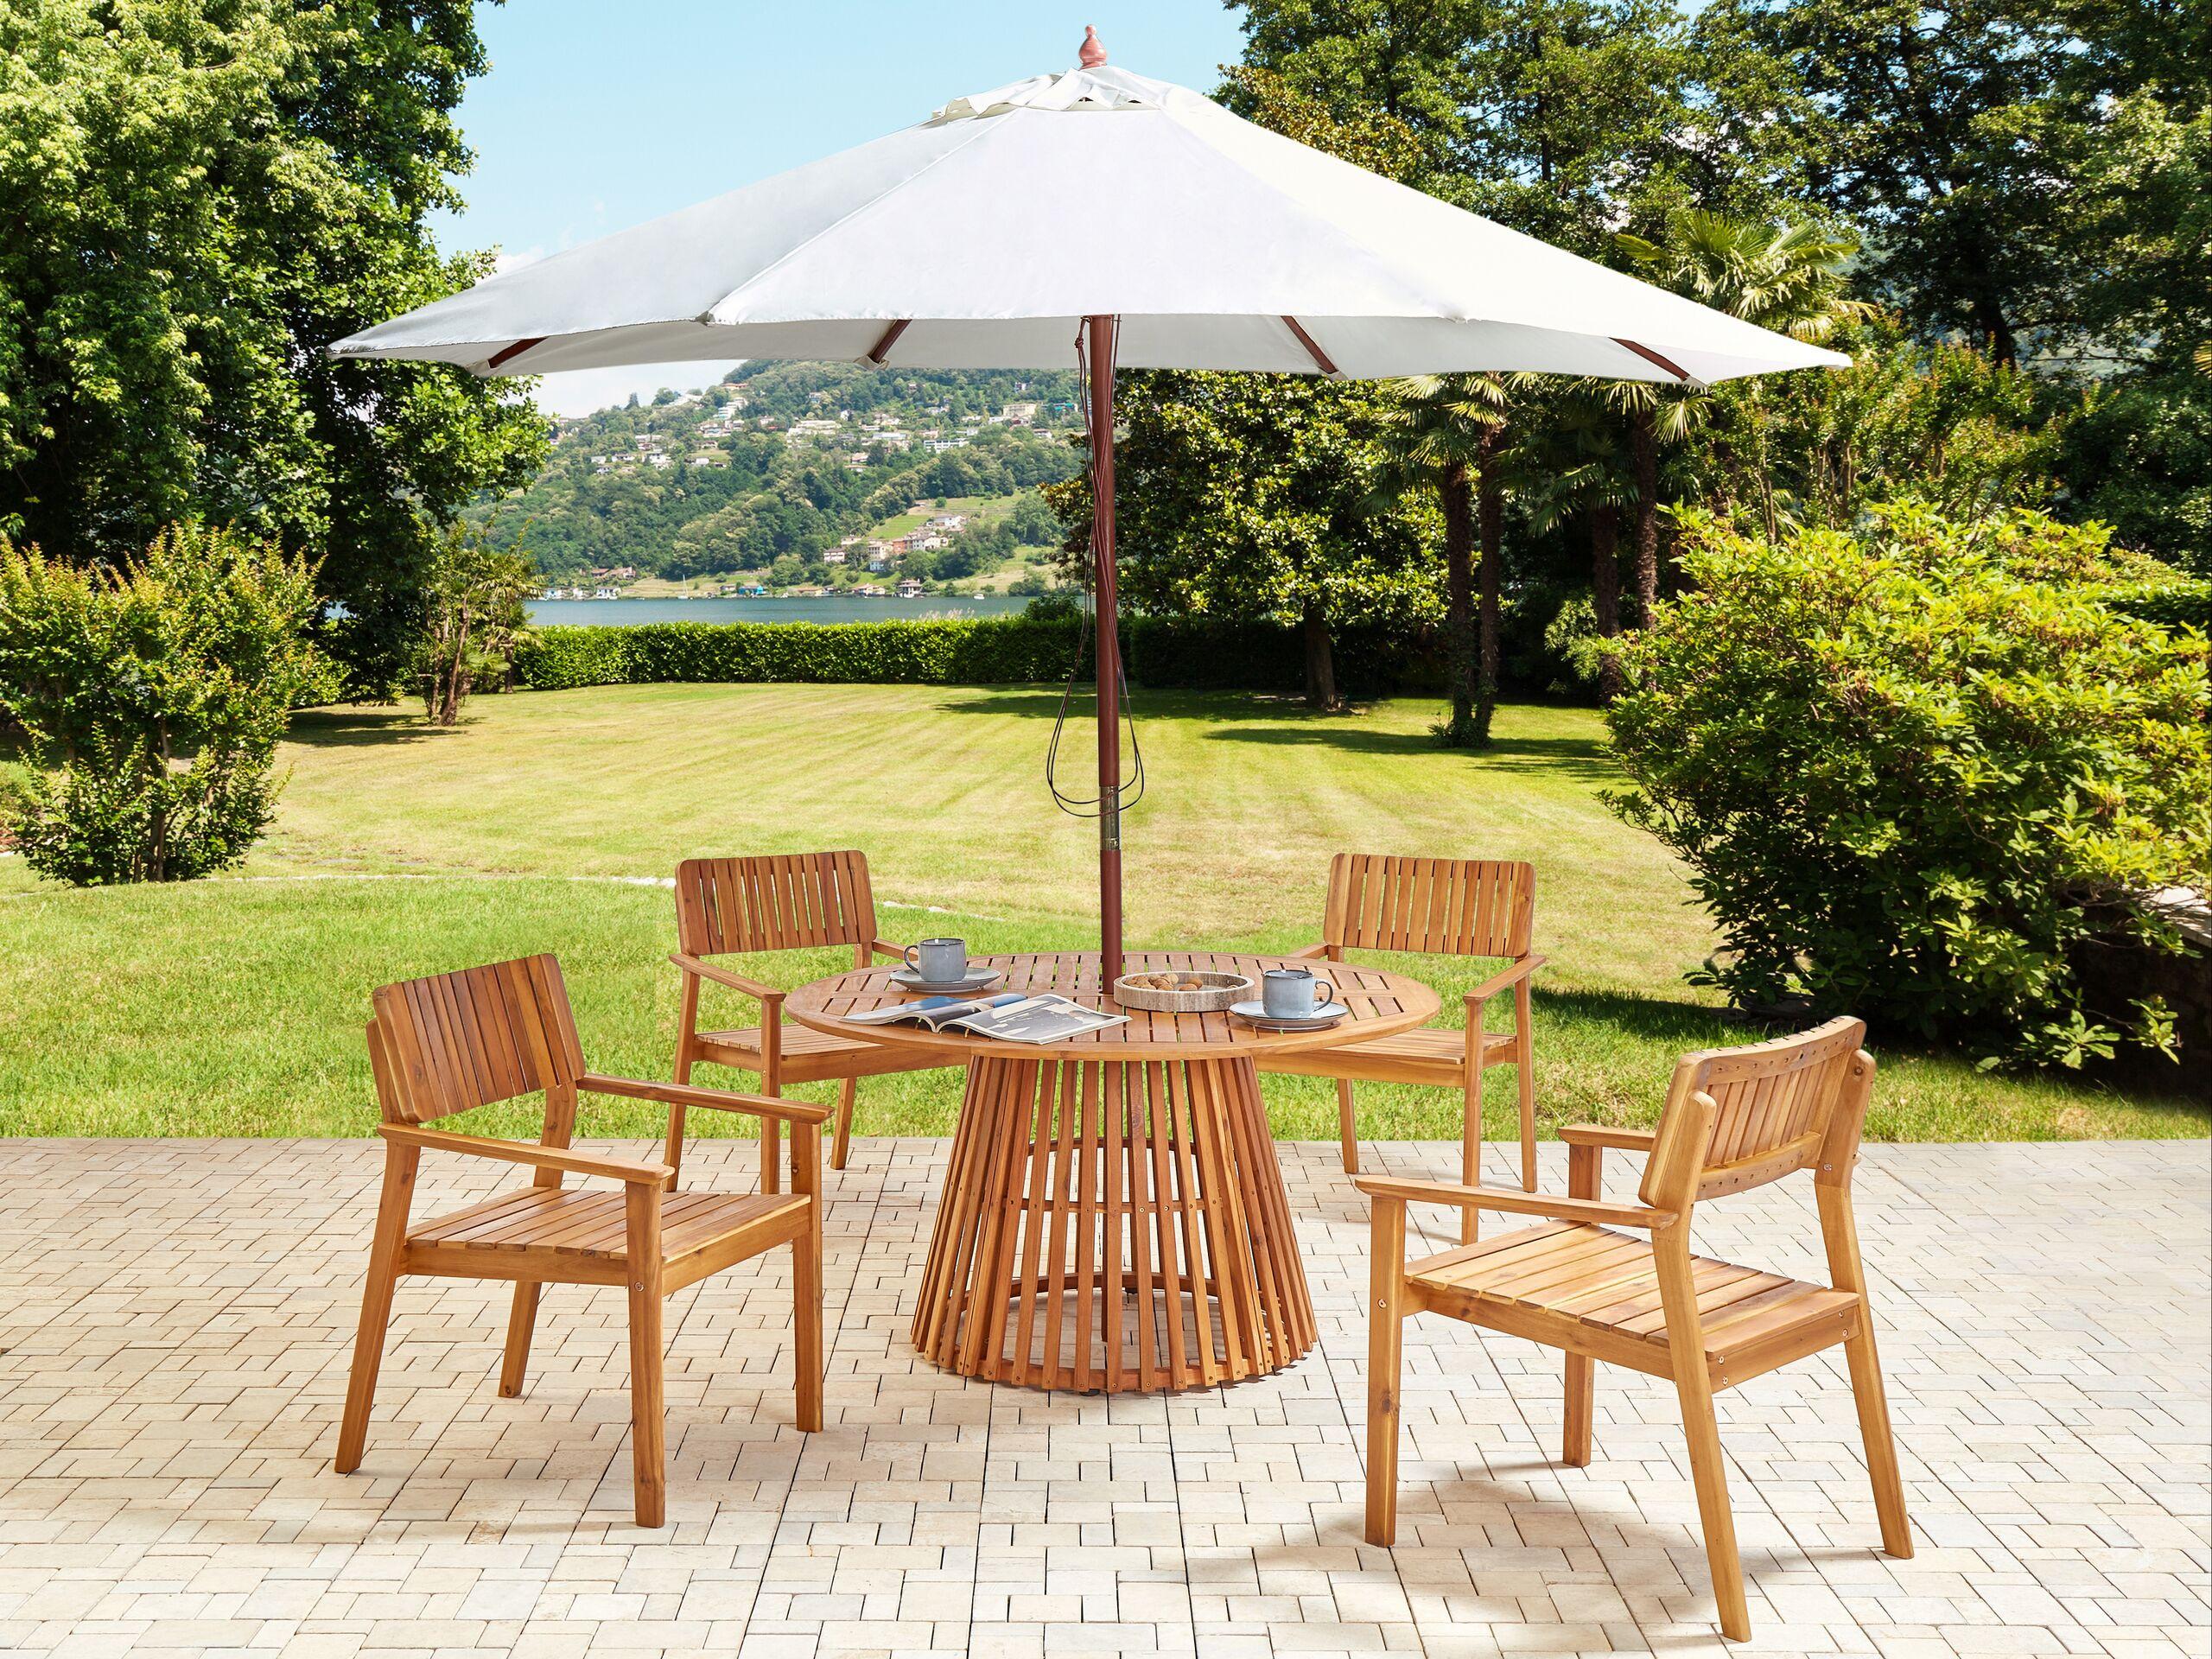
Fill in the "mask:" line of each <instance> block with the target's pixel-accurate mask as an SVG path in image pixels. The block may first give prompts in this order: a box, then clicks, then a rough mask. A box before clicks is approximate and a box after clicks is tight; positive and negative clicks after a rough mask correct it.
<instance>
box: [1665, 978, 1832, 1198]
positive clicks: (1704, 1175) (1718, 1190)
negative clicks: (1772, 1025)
mask: <svg viewBox="0 0 2212 1659" xmlns="http://www.w3.org/2000/svg"><path fill="white" fill-rule="evenodd" d="M1865 1040H1866V1021H1865V1020H1849V1019H1839V1020H1829V1021H1828V1022H1827V1024H1826V1025H1824V1026H1819V1027H1815V1028H1814V1029H1813V1030H1811V1031H1808V1032H1802V1033H1799V1034H1798V1035H1796V1036H1795V1037H1777V1038H1776V1039H1774V1040H1772V1041H1771V1042H1764V1043H1750V1044H1746V1045H1745V1046H1743V1047H1741V1048H1709V1049H1705V1050H1701V1051H1700V1052H1697V1053H1694V1054H1685V1055H1684V1056H1682V1058H1681V1059H1680V1060H1678V1061H1677V1062H1675V1077H1674V1082H1673V1083H1672V1084H1671V1085H1670V1086H1669V1089H1668V1090H1667V1107H1666V1110H1665V1112H1664V1113H1663V1114H1662V1116H1661V1117H1660V1120H1659V1128H1658V1133H1657V1136H1656V1140H1655V1141H1654V1144H1653V1147H1652V1154H1651V1158H1650V1160H1649V1163H1647V1164H1646V1165H1645V1166H1644V1175H1643V1194H1642V1196H1643V1201H1644V1202H1645V1203H1646V1204H1654V1205H1669V1204H1671V1203H1675V1202H1679V1201H1681V1199H1682V1198H1684V1197H1685V1196H1688V1197H1692V1198H1717V1197H1719V1196H1720V1195H1721V1194H1723V1193H1727V1192H1745V1191H1746V1190H1748V1189H1749V1188H1751V1187H1754V1186H1764V1185H1766V1184H1767V1183H1768V1182H1769V1181H1778V1180H1780V1179H1782V1178H1783V1176H1785V1175H1792V1174H1795V1173H1796V1172H1797V1171H1799V1170H1801V1169H1811V1168H1814V1167H1816V1166H1819V1165H1821V1164H1822V1163H1834V1162H1835V1161H1836V1160H1838V1159H1841V1160H1844V1161H1843V1168H1842V1172H1841V1173H1843V1174H1847V1173H1848V1160H1849V1159H1851V1158H1853V1157H1855V1156H1856V1155H1857V1154H1858V1141H1859V1129H1860V1127H1861V1124H1862V1122H1863V1120H1864V1117H1865V1115H1866V1097H1867V1096H1868V1094H1869V1093H1870V1092H1871V1091H1872V1087H1873V1064H1874V1063H1873V1061H1872V1059H1870V1058H1867V1057H1866V1054H1865V1053H1864V1052H1862V1051H1861V1047H1860V1046H1861V1044H1863V1043H1864V1042H1865ZM1698 1096H1705V1097H1706V1098H1707V1099H1708V1100H1710V1101H1711V1102H1712V1103H1713V1115H1712V1116H1713V1125H1712V1130H1711V1133H1710V1134H1709V1135H1707V1139H1706V1142H1705V1146H1704V1149H1703V1155H1702V1157H1701V1158H1699V1160H1698V1162H1697V1164H1696V1166H1695V1168H1694V1174H1695V1178H1696V1185H1695V1188H1694V1192H1690V1193H1688V1194H1687V1195H1685V1194H1684V1193H1683V1192H1681V1190H1680V1189H1679V1188H1677V1190H1675V1191H1674V1192H1669V1190H1668V1189H1669V1186H1670V1185H1674V1184H1675V1182H1676V1181H1677V1180H1679V1179H1682V1178H1683V1177H1685V1176H1686V1175H1688V1173H1690V1172H1689V1171H1688V1169H1686V1168H1685V1167H1684V1160H1686V1159H1687V1158H1688V1157H1692V1156H1695V1155H1696V1152H1695V1149H1694V1147H1691V1146H1690V1145H1689V1144H1688V1141H1687V1139H1686V1137H1687V1135H1688V1132H1689V1129H1690V1128H1691V1126H1693V1125H1694V1122H1695V1120H1696V1118H1697V1116H1698V1115H1699V1104H1698V1098H1697V1097H1698ZM1834 1135H1840V1136H1841V1137H1842V1140H1843V1141H1846V1142H1847V1145H1846V1144H1838V1143H1836V1141H1834V1138H1833V1137H1834ZM1823 1179H1826V1178H1823Z"/></svg>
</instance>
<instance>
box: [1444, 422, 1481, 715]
mask: <svg viewBox="0 0 2212 1659" xmlns="http://www.w3.org/2000/svg"><path fill="white" fill-rule="evenodd" d="M1469 482H1470V480H1469V479H1468V477H1467V469H1466V468H1465V467H1460V466H1453V467H1447V468H1446V470H1445V473H1444V474H1443V476H1442V478H1441V479H1440V480H1439V483H1438V486H1437V488H1438V493H1439V494H1440V496H1441V497H1442V498H1443V506H1444V590H1445V596H1446V613H1445V622H1444V658H1445V668H1444V679H1445V684H1446V690H1448V691H1449V692H1450V694H1451V697H1452V713H1451V715H1450V717H1449V718H1448V719H1446V721H1445V722H1444V729H1443V730H1442V731H1441V732H1440V733H1439V734H1438V735H1439V736H1440V737H1441V738H1442V739H1443V741H1444V743H1445V745H1446V747H1449V748H1454V749H1461V748H1466V747H1471V745H1473V744H1476V743H1478V742H1480V741H1482V734H1481V732H1480V731H1479V730H1478V726H1477V719H1476V715H1475V701H1476V696H1477V693H1478V685H1477V675H1476V658H1475V611H1474V598H1473V593H1472V588H1473V585H1474V584H1473V570H1474V557H1475V518H1474V503H1473V502H1472V501H1471V499H1469V495H1468V484H1469Z"/></svg>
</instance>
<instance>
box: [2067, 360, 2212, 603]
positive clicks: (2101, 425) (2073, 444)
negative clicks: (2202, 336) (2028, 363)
mask: <svg viewBox="0 0 2212 1659" xmlns="http://www.w3.org/2000/svg"><path fill="white" fill-rule="evenodd" d="M2205 349H2206V351H2207V352H2208V353H2212V346H2207V347H2206V348H2205ZM2206 377H2207V371H2199V370H2193V369H2190V370H2177V371H2175V372H2169V373H2164V374H2144V375H2134V376H2130V377H2129V378H2126V380H2124V381H2122V382H2120V384H2118V385H2114V386H2112V387H2108V388H2101V389H2095V390H2093V391H2091V392H2090V393H2089V394H2088V396H2087V397H2085V398H2084V400H2083V406H2082V410H2080V412H2079V413H2078V414H2076V415H2075V416H2074V418H2073V419H2072V420H2070V421H2069V423H2067V425H2066V429H2065V432H2064V435H2063V437H2061V438H2060V439H2059V440H2058V455H2057V457H2056V460H2057V461H2058V465H2059V467H2060V468H2061V469H2062V470H2063V474H2064V476H2065V479H2066V480H2067V485H2068V488H2069V493H2070V495H2071V498H2072V499H2071V501H2070V502H2069V512H2071V513H2073V514H2075V515H2078V516H2080V517H2082V518H2090V519H2094V520H2097V521H2100V522H2101V523H2104V524H2110V525H2111V526H2112V527H2113V535H2114V536H2115V537H2117V538H2118V539H2119V540H2120V541H2121V542H2122V543H2126V545H2127V546H2130V547H2133V548H2136V549H2139V550H2141V551H2143V552H2145V553H2149V554H2152V555H2153V556H2156V557H2158V558H2161V559H2164V560H2166V561H2168V562H2169V563H2173V564H2177V565H2180V566H2182V567H2183V569H2187V570H2190V571H2193V572H2194V573H2195V574H2196V575H2200V576H2212V379H2208V378H2206Z"/></svg>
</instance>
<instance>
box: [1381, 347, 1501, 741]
mask: <svg viewBox="0 0 2212 1659" xmlns="http://www.w3.org/2000/svg"><path fill="white" fill-rule="evenodd" d="M1396 387H1397V391H1398V393H1399V397H1398V400H1397V402H1396V404H1395V406H1393V407H1392V408H1391V409H1390V410H1389V411H1388V412H1387V413H1386V414H1385V416H1384V417H1383V448H1384V452H1385V454H1387V455H1388V457H1389V464H1390V468H1391V471H1392V472H1393V473H1394V474H1395V475H1396V478H1397V480H1399V481H1401V482H1404V483H1414V484H1422V485H1427V486H1429V487H1431V488H1433V489H1434V490H1435V491H1436V495H1437V502H1438V505H1440V506H1441V507H1442V509H1443V512H1444V570H1445V590H1446V597H1447V601H1448V610H1447V613H1446V624H1445V641H1446V646H1445V654H1446V679H1447V681H1448V682H1449V688H1450V693H1451V698H1452V712H1451V715H1450V716H1449V717H1448V718H1447V719H1446V721H1445V722H1444V724H1443V725H1442V726H1441V727H1440V728H1438V729H1437V735H1438V736H1439V737H1440V739H1441V740H1442V741H1444V742H1445V743H1446V745H1447V746H1449V747H1453V748H1470V747H1478V746H1480V745H1482V744H1484V743H1487V742H1489V741H1490V725H1491V715H1492V714H1493V712H1494V711H1495V710H1496V709H1497V620H1498V619H1497V607H1498V588H1499V582H1500V574H1499V567H1500V564H1501V563H1502V552H1503V540H1504V524H1505V489H1504V479H1503V467H1501V465H1500V461H1501V459H1502V457H1501V454H1500V452H1501V450H1502V448H1503V444H1504V442H1505V418H1506V416H1505V411H1506V404H1507V401H1508V391H1507V385H1506V382H1505V381H1504V380H1503V378H1500V377H1499V376H1497V375H1494V374H1424V375H1416V376H1414V377H1413V378H1409V379H1405V380H1401V381H1399V382H1397V383H1396ZM1478 542H1479V544H1480V546H1481V550H1482V563H1481V571H1480V579H1479V580H1480V588H1481V598H1480V602H1479V605H1478V604H1477V603H1476V602H1475V601H1474V599H1473V596H1472V594H1471V588H1473V587H1474V586H1475V585H1476V583H1475V581H1474V580H1473V569H1472V567H1473V565H1474V553H1475V549H1476V546H1477V544H1478Z"/></svg>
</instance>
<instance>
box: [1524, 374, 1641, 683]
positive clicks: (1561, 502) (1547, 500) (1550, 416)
mask: <svg viewBox="0 0 2212 1659" xmlns="http://www.w3.org/2000/svg"><path fill="white" fill-rule="evenodd" d="M1613 413H1614V411H1613V410H1611V409H1610V408H1609V406H1608V404H1607V401H1606V400H1605V398H1604V397H1593V396H1592V395H1591V394H1590V392H1589V391H1587V390H1576V389H1573V388H1572V387H1568V388H1562V389H1561V390H1560V391H1558V392H1556V393H1554V398H1553V401H1552V404H1551V407H1550V408H1549V409H1548V410H1546V418H1545V419H1544V420H1543V421H1542V422H1541V425H1540V426H1539V427H1537V428H1535V429H1536V430H1538V431H1540V432H1541V438H1540V439H1537V440H1535V441H1534V442H1532V444H1531V446H1530V448H1529V453H1528V454H1525V455H1524V456H1523V457H1522V461H1523V463H1524V465H1525V467H1526V469H1527V472H1528V474H1529V480H1530V482H1529V486H1527V487H1526V488H1525V489H1523V490H1522V492H1521V493H1520V496H1519V499H1520V502H1521V505H1522V510H1523V512H1525V513H1526V514H1527V516H1528V519H1529V528H1530V529H1532V530H1533V531H1535V532H1536V533H1537V534H1539V535H1541V534H1544V533H1546V532H1548V531H1552V530H1554V529H1557V528H1559V527H1560V526H1562V525H1567V524H1580V526H1581V528H1582V530H1583V531H1584V533H1585V534H1586V536H1587V537H1589V546H1590V613H1591V620H1592V624H1593V625H1594V626H1595V627H1596V630H1597V633H1598V637H1599V639H1601V640H1611V639H1618V638H1619V637H1620V632H1621V567H1620V522H1621V509H1622V508H1623V507H1624V506H1629V505H1633V504H1634V502H1635V500H1636V499H1637V489H1636V486H1635V482H1634V478H1633V468H1632V467H1630V464H1629V461H1628V458H1627V457H1625V456H1624V455H1623V454H1622V453H1621V443H1620V427H1619V424H1618V422H1617V421H1616V420H1615V419H1614V418H1613ZM1578 666H1580V664H1578ZM1585 671H1586V670H1585ZM1597 677H1598V695H1599V697H1600V698H1602V699H1603V700H1604V701H1605V702H1612V700H1613V699H1614V698H1615V697H1616V696H1619V695H1620V689H1621V687H1620V667H1619V664H1618V663H1617V662H1616V661H1615V660H1614V658H1613V657H1612V656H1611V653H1610V652H1608V653H1607V654H1605V655H1604V656H1601V657H1600V658H1599V660H1598V664H1597Z"/></svg>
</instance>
